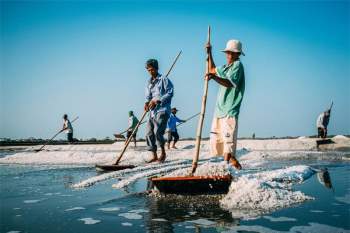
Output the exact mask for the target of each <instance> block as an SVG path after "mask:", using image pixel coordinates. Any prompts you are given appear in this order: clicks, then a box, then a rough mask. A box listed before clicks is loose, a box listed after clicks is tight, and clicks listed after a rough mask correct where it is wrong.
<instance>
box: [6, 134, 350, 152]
mask: <svg viewBox="0 0 350 233" xmlns="http://www.w3.org/2000/svg"><path fill="white" fill-rule="evenodd" d="M334 136H336V135H329V136H328V137H327V138H333V137H334ZM344 136H346V137H348V138H350V135H344ZM301 137H305V138H310V139H311V138H313V139H316V138H317V136H316V135H312V136H293V137H292V136H284V137H256V138H252V137H240V138H238V140H273V139H276V140H278V139H298V138H301ZM193 140H195V138H182V139H180V141H193ZM202 140H203V141H207V140H209V137H205V138H202ZM48 141H49V140H47V139H34V140H33V139H20V140H11V139H8V140H6V141H0V150H2V149H5V148H1V147H9V146H37V145H43V144H45V143H47V142H48ZM121 141H124V140H123V139H121V140H120V139H119V140H112V139H88V140H77V141H75V142H74V145H93V144H106V145H108V144H113V143H115V142H121ZM137 141H138V142H144V141H145V140H144V139H142V138H139V139H138V140H137ZM68 144H69V143H68V142H67V141H66V140H54V141H52V142H50V143H49V144H48V145H68Z"/></svg>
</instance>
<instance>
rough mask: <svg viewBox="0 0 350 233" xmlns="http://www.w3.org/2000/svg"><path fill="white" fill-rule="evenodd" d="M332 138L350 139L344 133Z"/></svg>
mask: <svg viewBox="0 0 350 233" xmlns="http://www.w3.org/2000/svg"><path fill="white" fill-rule="evenodd" d="M332 139H335V140H337V139H340V140H346V139H349V138H348V137H346V136H344V135H337V136H334V137H333V138H332Z"/></svg>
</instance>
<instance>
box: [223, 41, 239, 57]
mask: <svg viewBox="0 0 350 233" xmlns="http://www.w3.org/2000/svg"><path fill="white" fill-rule="evenodd" d="M221 51H222V52H234V53H241V54H242V55H243V56H245V54H244V53H243V51H242V43H241V42H240V41H239V40H229V41H227V44H226V48H225V49H224V50H221Z"/></svg>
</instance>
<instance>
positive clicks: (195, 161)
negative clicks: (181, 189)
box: [191, 26, 210, 176]
mask: <svg viewBox="0 0 350 233" xmlns="http://www.w3.org/2000/svg"><path fill="white" fill-rule="evenodd" d="M207 42H208V44H210V26H208V39H207ZM209 59H210V56H209V53H208V55H207V60H206V74H208V73H209ZM207 96H208V79H207V78H206V79H205V81H204V93H203V97H202V107H201V114H200V116H199V121H198V126H197V136H196V148H195V154H194V156H193V161H192V172H191V175H192V176H193V174H194V173H195V172H196V169H197V166H198V158H199V152H200V147H201V139H202V129H203V122H204V116H205V110H206V104H207Z"/></svg>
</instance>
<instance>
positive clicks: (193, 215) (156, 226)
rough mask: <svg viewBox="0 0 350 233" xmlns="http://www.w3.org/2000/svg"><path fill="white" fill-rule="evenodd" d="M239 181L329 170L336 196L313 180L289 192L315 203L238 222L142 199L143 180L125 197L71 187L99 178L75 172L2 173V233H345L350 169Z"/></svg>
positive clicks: (199, 202) (211, 201) (197, 206)
mask: <svg viewBox="0 0 350 233" xmlns="http://www.w3.org/2000/svg"><path fill="white" fill-rule="evenodd" d="M268 164H269V165H266V164H265V165H263V166H262V167H258V168H254V169H250V170H246V171H245V172H244V173H254V172H256V171H258V170H259V171H261V170H268V169H275V168H281V167H285V166H292V165H296V164H297V165H300V164H306V165H309V166H312V167H313V168H318V169H321V168H325V167H327V168H328V171H329V173H330V176H331V180H332V184H333V187H334V189H333V190H332V189H328V188H327V187H325V186H324V185H322V184H321V183H320V182H319V181H318V179H317V175H313V176H312V177H311V178H309V179H307V180H306V181H305V182H303V183H301V184H296V185H294V186H293V189H295V190H300V191H302V192H303V193H305V194H307V195H309V196H312V197H314V198H315V199H314V200H310V201H306V202H304V203H301V204H298V205H294V206H292V207H289V208H285V209H280V210H276V211H273V212H271V213H268V214H264V215H262V216H258V217H256V218H254V219H247V220H243V219H236V218H233V217H232V215H231V213H230V212H229V211H226V210H224V209H222V208H221V207H220V205H219V199H220V197H211V198H206V197H186V198H184V197H165V198H156V197H153V196H149V195H147V194H145V193H144V190H145V189H146V187H147V183H146V179H141V180H139V181H137V182H136V183H134V184H132V185H130V186H128V187H127V188H124V189H122V190H118V189H112V188H111V186H112V184H114V183H116V180H115V179H112V180H107V181H104V182H102V183H99V184H97V185H94V186H92V187H90V188H87V189H78V190H75V189H72V188H71V187H70V185H71V184H74V183H77V182H79V181H80V180H83V179H86V178H88V177H92V176H95V175H96V172H95V170H94V168H91V167H73V166H23V165H16V166H15V165H1V166H0V183H1V189H0V198H1V208H0V211H1V221H0V224H1V225H0V232H10V231H20V232H36V233H40V232H52V233H55V232H87V233H89V232H107V233H108V232H225V231H228V232H230V231H231V232H271V231H275V232H288V231H290V232H313V231H314V232H318V233H320V232H349V231H350V214H349V213H350V212H349V210H350V181H349V180H350V179H349V174H350V173H349V172H350V164H349V163H342V162H327V161H312V160H307V161H300V160H299V161H283V162H273V163H268Z"/></svg>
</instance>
